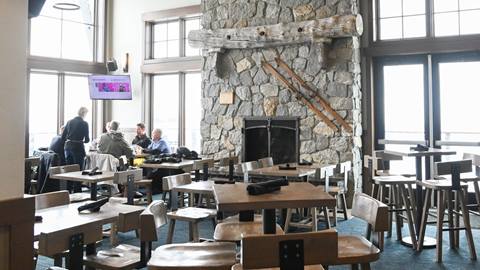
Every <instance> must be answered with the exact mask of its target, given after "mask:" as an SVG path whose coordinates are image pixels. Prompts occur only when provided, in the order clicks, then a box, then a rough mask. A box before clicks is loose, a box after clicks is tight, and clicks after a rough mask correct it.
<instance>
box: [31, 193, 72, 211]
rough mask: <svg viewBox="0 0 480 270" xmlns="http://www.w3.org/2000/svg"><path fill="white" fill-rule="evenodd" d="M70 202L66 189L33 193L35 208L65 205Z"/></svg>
mask: <svg viewBox="0 0 480 270" xmlns="http://www.w3.org/2000/svg"><path fill="white" fill-rule="evenodd" d="M69 203H70V196H69V194H68V191H66V190H62V191H55V192H48V193H42V194H38V195H35V210H41V209H44V208H49V207H55V206H61V205H66V204H69Z"/></svg>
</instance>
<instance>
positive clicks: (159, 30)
mask: <svg viewBox="0 0 480 270" xmlns="http://www.w3.org/2000/svg"><path fill="white" fill-rule="evenodd" d="M152 27H153V37H152V40H153V46H152V47H153V58H167V57H180V56H198V55H200V49H196V48H192V47H190V45H188V39H187V37H188V32H190V31H192V30H198V29H200V18H199V17H198V16H197V17H188V18H181V19H177V20H170V21H161V22H157V23H154V24H153V25H152Z"/></svg>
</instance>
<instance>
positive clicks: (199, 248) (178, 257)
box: [148, 242, 236, 270]
mask: <svg viewBox="0 0 480 270" xmlns="http://www.w3.org/2000/svg"><path fill="white" fill-rule="evenodd" d="M235 262H236V245H235V244H234V243H208V242H205V243H187V244H169V245H163V246H160V247H158V248H157V249H155V251H154V252H153V254H152V258H151V259H150V261H149V262H148V269H149V270H182V269H185V270H187V269H188V270H190V269H202V270H229V269H230V268H231V267H232V265H234V264H235Z"/></svg>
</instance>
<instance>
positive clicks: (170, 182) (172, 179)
mask: <svg viewBox="0 0 480 270" xmlns="http://www.w3.org/2000/svg"><path fill="white" fill-rule="evenodd" d="M190 183H192V177H191V176H190V174H189V173H182V174H177V175H171V176H165V177H163V190H164V191H168V190H172V189H173V188H174V187H177V186H181V185H186V184H190Z"/></svg>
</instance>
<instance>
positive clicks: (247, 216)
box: [238, 210, 255, 221]
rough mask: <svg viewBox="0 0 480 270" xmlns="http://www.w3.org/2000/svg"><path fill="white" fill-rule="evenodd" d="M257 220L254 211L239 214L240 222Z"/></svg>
mask: <svg viewBox="0 0 480 270" xmlns="http://www.w3.org/2000/svg"><path fill="white" fill-rule="evenodd" d="M254 219H255V214H254V212H253V211H252V210H247V211H240V212H239V213H238V220H239V221H253V220H254Z"/></svg>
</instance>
